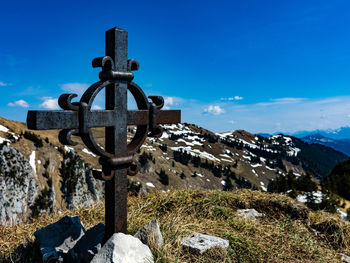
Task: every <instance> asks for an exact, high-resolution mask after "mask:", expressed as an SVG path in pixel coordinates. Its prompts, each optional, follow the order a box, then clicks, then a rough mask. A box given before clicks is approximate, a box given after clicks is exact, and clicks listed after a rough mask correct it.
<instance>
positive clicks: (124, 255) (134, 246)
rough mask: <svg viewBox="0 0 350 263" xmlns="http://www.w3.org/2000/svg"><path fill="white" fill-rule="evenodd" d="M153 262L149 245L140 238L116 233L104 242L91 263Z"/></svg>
mask: <svg viewBox="0 0 350 263" xmlns="http://www.w3.org/2000/svg"><path fill="white" fill-rule="evenodd" d="M117 262H118V263H153V255H152V252H151V250H150V249H149V247H148V246H146V245H144V244H143V243H142V242H141V241H140V240H139V239H138V238H136V237H133V236H131V235H125V234H123V233H115V234H113V236H111V238H110V239H109V240H108V241H107V242H106V244H104V246H103V247H102V248H101V249H100V251H99V252H98V253H97V255H96V256H95V257H94V258H93V259H92V261H91V263H117Z"/></svg>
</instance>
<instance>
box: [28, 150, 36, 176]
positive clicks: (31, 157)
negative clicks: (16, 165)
mask: <svg viewBox="0 0 350 263" xmlns="http://www.w3.org/2000/svg"><path fill="white" fill-rule="evenodd" d="M29 164H30V166H31V167H32V168H33V171H34V174H36V166H35V151H32V153H31V154H30V156H29Z"/></svg>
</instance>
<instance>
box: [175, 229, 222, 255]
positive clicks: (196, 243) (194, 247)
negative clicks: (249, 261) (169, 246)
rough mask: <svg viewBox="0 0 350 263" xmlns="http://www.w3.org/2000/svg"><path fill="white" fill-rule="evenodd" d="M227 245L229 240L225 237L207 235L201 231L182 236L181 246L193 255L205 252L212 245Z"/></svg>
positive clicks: (212, 246)
mask: <svg viewBox="0 0 350 263" xmlns="http://www.w3.org/2000/svg"><path fill="white" fill-rule="evenodd" d="M228 246H229V242H228V241H227V240H225V239H222V238H220V237H216V236H209V235H205V234H201V233H195V234H193V235H191V236H188V237H186V238H184V240H183V242H182V247H183V249H184V250H187V251H189V252H191V253H192V254H195V255H200V254H203V253H204V252H206V251H207V250H208V249H211V248H214V247H221V248H223V249H226V248H227V247H228Z"/></svg>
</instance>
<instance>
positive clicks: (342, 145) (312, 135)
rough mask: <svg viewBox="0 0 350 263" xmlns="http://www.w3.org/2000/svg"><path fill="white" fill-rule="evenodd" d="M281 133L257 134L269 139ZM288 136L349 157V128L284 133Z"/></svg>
mask: <svg viewBox="0 0 350 263" xmlns="http://www.w3.org/2000/svg"><path fill="white" fill-rule="evenodd" d="M277 134H281V133H274V134H269V133H258V135H260V136H263V137H270V136H273V135H277ZM286 134H287V135H289V136H293V137H297V138H299V139H302V140H303V141H305V142H307V143H310V144H312V143H319V144H322V145H325V146H328V147H331V148H333V149H335V150H337V151H339V152H342V153H344V154H346V155H348V156H350V127H349V126H344V127H340V128H338V129H327V130H313V131H298V132H295V133H286Z"/></svg>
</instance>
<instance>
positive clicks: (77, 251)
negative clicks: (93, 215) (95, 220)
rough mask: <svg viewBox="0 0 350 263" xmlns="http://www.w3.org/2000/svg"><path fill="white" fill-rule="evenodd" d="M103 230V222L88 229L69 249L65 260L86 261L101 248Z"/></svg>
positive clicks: (86, 262) (85, 262) (78, 262)
mask: <svg viewBox="0 0 350 263" xmlns="http://www.w3.org/2000/svg"><path fill="white" fill-rule="evenodd" d="M104 231H105V226H104V224H102V223H100V224H98V225H96V226H94V227H92V228H90V229H89V230H88V231H86V233H85V235H84V236H82V238H80V239H79V241H78V242H77V243H76V244H75V246H74V247H73V248H72V249H71V250H69V252H68V255H67V262H75V263H88V262H90V261H91V260H92V259H93V257H94V256H95V255H96V254H97V253H98V251H99V250H100V249H101V243H102V240H103V236H104Z"/></svg>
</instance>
